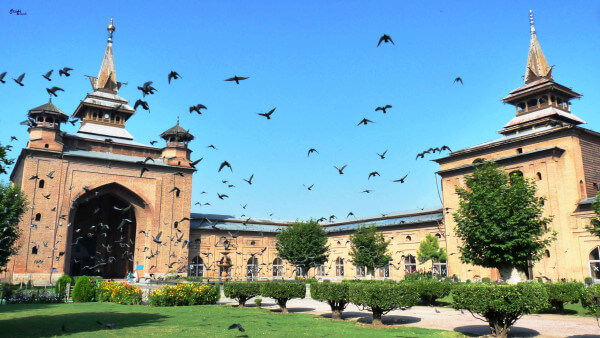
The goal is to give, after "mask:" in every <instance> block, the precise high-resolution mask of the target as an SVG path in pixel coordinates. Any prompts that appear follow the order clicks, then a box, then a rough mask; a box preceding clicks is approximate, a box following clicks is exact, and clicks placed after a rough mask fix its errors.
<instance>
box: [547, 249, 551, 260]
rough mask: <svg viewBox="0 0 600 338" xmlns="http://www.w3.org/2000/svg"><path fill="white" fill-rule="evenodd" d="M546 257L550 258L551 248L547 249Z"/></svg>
mask: <svg viewBox="0 0 600 338" xmlns="http://www.w3.org/2000/svg"><path fill="white" fill-rule="evenodd" d="M546 258H550V250H548V249H546Z"/></svg>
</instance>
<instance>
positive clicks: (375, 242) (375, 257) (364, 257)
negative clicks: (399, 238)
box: [350, 224, 392, 275]
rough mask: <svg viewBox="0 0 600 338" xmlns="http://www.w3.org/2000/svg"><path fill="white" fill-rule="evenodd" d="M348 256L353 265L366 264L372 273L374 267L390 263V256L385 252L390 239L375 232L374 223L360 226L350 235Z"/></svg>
mask: <svg viewBox="0 0 600 338" xmlns="http://www.w3.org/2000/svg"><path fill="white" fill-rule="evenodd" d="M350 243H351V247H350V257H352V259H353V260H354V265H355V266H366V267H367V270H368V273H369V274H371V275H373V270H374V269H375V268H382V267H384V266H386V265H387V264H389V263H390V260H391V259H392V256H391V255H389V254H388V253H387V249H388V245H389V244H390V241H386V240H385V239H384V238H383V234H382V233H381V232H377V228H376V227H375V225H373V224H372V225H370V226H361V227H359V228H358V229H357V230H356V232H354V234H353V235H352V236H350Z"/></svg>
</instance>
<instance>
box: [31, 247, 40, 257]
mask: <svg viewBox="0 0 600 338" xmlns="http://www.w3.org/2000/svg"><path fill="white" fill-rule="evenodd" d="M37 253H38V246H37V245H34V246H33V247H32V248H31V254H32V255H37Z"/></svg>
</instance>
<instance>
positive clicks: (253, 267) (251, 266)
mask: <svg viewBox="0 0 600 338" xmlns="http://www.w3.org/2000/svg"><path fill="white" fill-rule="evenodd" d="M246 278H247V279H248V280H250V281H252V280H258V258H256V257H254V256H252V257H250V259H249V260H248V265H247V266H246Z"/></svg>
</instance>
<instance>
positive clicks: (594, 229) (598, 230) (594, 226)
mask: <svg viewBox="0 0 600 338" xmlns="http://www.w3.org/2000/svg"><path fill="white" fill-rule="evenodd" d="M592 208H593V209H594V212H595V213H596V217H593V218H592V219H591V220H590V225H588V226H586V227H585V228H586V229H587V230H588V231H589V232H591V233H592V235H594V236H596V237H600V194H599V195H598V196H596V200H595V201H594V203H592Z"/></svg>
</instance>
